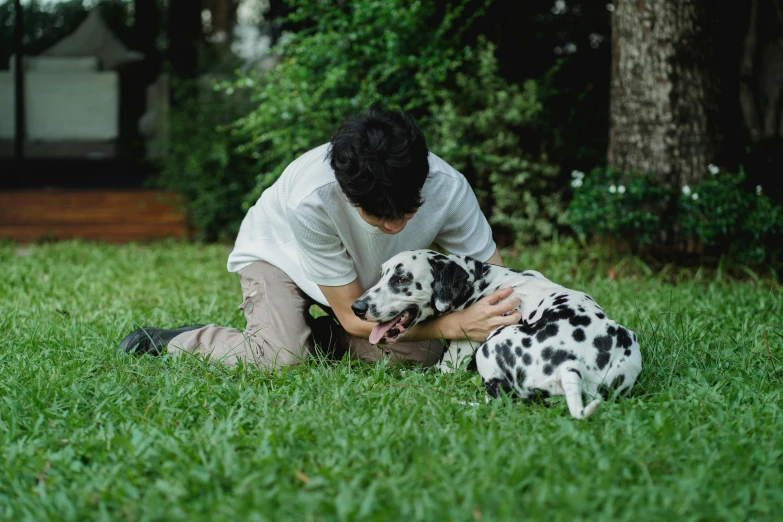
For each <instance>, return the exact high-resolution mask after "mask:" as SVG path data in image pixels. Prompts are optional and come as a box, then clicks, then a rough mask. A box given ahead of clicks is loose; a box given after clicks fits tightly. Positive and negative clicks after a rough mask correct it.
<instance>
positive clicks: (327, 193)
mask: <svg viewBox="0 0 783 522" xmlns="http://www.w3.org/2000/svg"><path fill="white" fill-rule="evenodd" d="M328 149H329V144H328V143H327V144H325V145H321V146H320V147H317V148H315V149H313V150H311V151H309V152H307V153H305V154H303V155H302V156H301V157H299V158H298V159H296V160H295V161H294V162H293V163H291V164H290V165H289V166H288V167H287V168H286V169H285V171H284V172H283V174H282V175H281V176H280V178H279V179H278V180H277V181H276V182H275V183H274V185H272V186H271V187H269V188H268V189H267V190H265V191H264V193H263V194H261V197H260V198H259V200H258V202H257V203H256V204H255V205H254V206H253V207H252V208H251V209H250V210H249V211H248V213H247V215H246V216H245V218H244V220H243V221H242V226H241V227H240V229H239V234H238V236H237V240H236V243H235V245H234V250H233V251H232V252H231V254H230V255H229V257H228V270H229V272H238V271H239V270H241V269H242V268H244V267H246V266H247V265H249V264H250V263H252V262H254V261H259V260H262V261H266V262H268V263H270V264H272V265H274V266H276V267H278V268H280V269H281V270H282V271H283V272H285V273H286V274H288V275H289V277H291V279H293V281H294V283H296V285H297V286H299V288H301V289H302V290H303V291H304V292H305V293H306V294H307V295H308V296H310V297H311V298H313V299H314V300H315V301H316V302H318V303H320V304H323V305H326V306H328V305H329V304H328V302H327V301H326V298H325V297H324V295H323V293H322V292H321V290H320V289H319V288H318V285H323V286H342V285H346V284H348V283H350V282H352V281H353V280H354V279H356V278H357V277H358V279H359V283H360V284H361V287H362V288H363V289H367V288H369V287H371V286H372V285H373V284H375V283H376V282H377V281H378V279H379V276H380V268H381V265H382V264H383V263H384V262H385V261H387V260H388V259H390V258H391V257H393V256H394V255H396V254H398V253H400V252H402V251H404V250H411V249H417V248H429V247H430V246H431V245H432V244H433V243H436V244H438V245H440V246H441V247H442V248H444V249H446V250H447V251H449V252H451V253H453V254H460V255H469V256H473V257H475V258H477V259H479V260H481V261H486V260H487V259H489V258H490V257H491V256H492V254H493V253H494V252H495V242H494V241H493V239H492V230H491V229H490V226H489V223H487V220H486V218H485V217H484V215H483V214H482V213H481V211H480V209H479V206H478V201H477V200H476V196H475V194H474V193H473V190H472V189H471V187H470V185H469V184H468V182H467V180H466V179H465V177H464V176H463V175H462V174H460V173H459V172H457V171H456V170H455V169H453V168H452V167H451V166H449V165H448V164H447V163H446V162H445V161H443V160H442V159H440V158H439V157H437V156H435V155H434V154H432V153H430V154H429V166H430V173H429V177H428V178H427V181H426V182H425V183H424V187H423V188H422V198H423V199H424V204H423V205H422V206H421V207H420V208H419V210H418V211H417V212H416V214H415V215H414V216H413V218H412V219H411V220H410V221H408V224H407V225H406V226H405V229H404V230H403V231H402V232H400V233H398V234H394V235H390V234H384V233H383V232H381V231H380V230H378V229H377V228H376V227H374V226H372V225H370V224H369V223H367V222H366V221H364V220H363V219H362V217H361V216H360V215H359V212H358V211H357V209H356V207H354V206H353V205H351V203H350V202H349V201H348V199H347V198H346V196H345V194H343V192H342V190H341V189H340V185H339V184H338V183H337V180H336V179H335V176H334V170H332V168H331V166H330V165H329V161H328V160H327V159H326V154H327V152H328Z"/></svg>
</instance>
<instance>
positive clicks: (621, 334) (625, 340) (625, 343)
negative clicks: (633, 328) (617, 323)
mask: <svg viewBox="0 0 783 522" xmlns="http://www.w3.org/2000/svg"><path fill="white" fill-rule="evenodd" d="M631 345H633V341H632V340H631V336H630V335H628V330H626V329H625V328H623V327H622V326H621V327H619V328H618V329H617V346H619V347H620V348H630V347H631Z"/></svg>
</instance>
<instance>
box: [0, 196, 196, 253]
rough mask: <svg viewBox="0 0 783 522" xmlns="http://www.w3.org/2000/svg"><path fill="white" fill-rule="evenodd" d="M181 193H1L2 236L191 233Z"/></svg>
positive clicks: (133, 237)
mask: <svg viewBox="0 0 783 522" xmlns="http://www.w3.org/2000/svg"><path fill="white" fill-rule="evenodd" d="M178 203H179V200H178V198H177V197H176V196H172V195H171V194H167V193H165V192H162V191H158V190H18V191H4V192H0V238H5V239H12V240H14V241H17V242H19V243H28V242H33V241H39V240H57V239H73V238H82V239H86V240H97V241H107V242H111V243H125V242H128V241H144V240H150V239H162V238H167V237H174V238H186V237H188V235H189V231H188V227H187V222H186V217H185V214H184V213H183V212H182V210H181V208H180V206H179V204H178Z"/></svg>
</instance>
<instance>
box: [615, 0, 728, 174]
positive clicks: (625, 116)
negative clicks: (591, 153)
mask: <svg viewBox="0 0 783 522" xmlns="http://www.w3.org/2000/svg"><path fill="white" fill-rule="evenodd" d="M713 1H714V0H616V1H615V3H614V5H615V11H614V16H613V22H612V23H613V29H612V45H613V49H612V50H613V52H612V87H611V102H610V129H609V150H608V161H609V166H610V167H613V168H616V169H618V170H620V171H621V172H628V171H631V170H638V171H644V172H650V173H653V174H654V175H655V176H657V177H658V179H660V180H661V182H662V183H665V184H675V185H685V184H694V183H696V182H698V181H699V180H701V179H703V178H704V177H705V175H707V173H708V169H707V166H708V165H709V164H710V163H714V162H716V161H717V159H716V158H717V153H718V151H719V148H720V132H719V130H718V129H719V127H718V125H719V120H718V117H717V116H718V114H717V113H718V103H717V100H718V94H719V91H718V80H717V77H716V74H715V68H714V61H713V60H714V54H713V38H715V37H716V36H718V35H716V34H715V31H714V29H715V24H714V16H713V14H714V11H713V7H712V3H713Z"/></svg>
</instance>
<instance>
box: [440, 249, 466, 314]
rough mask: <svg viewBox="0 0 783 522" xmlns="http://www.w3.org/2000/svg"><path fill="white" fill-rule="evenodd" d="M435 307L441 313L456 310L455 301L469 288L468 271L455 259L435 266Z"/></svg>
mask: <svg viewBox="0 0 783 522" xmlns="http://www.w3.org/2000/svg"><path fill="white" fill-rule="evenodd" d="M433 272H434V274H435V284H434V292H433V297H434V299H435V309H436V310H437V311H438V312H440V313H443V314H445V313H447V312H451V311H452V310H454V307H455V302H456V301H457V299H458V298H459V296H460V295H462V294H463V293H464V292H465V291H466V290H467V289H468V277H469V276H468V272H467V270H465V269H464V268H462V267H461V266H459V265H458V264H457V263H455V262H454V261H446V262H445V263H444V262H441V263H438V265H434V266H433Z"/></svg>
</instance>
